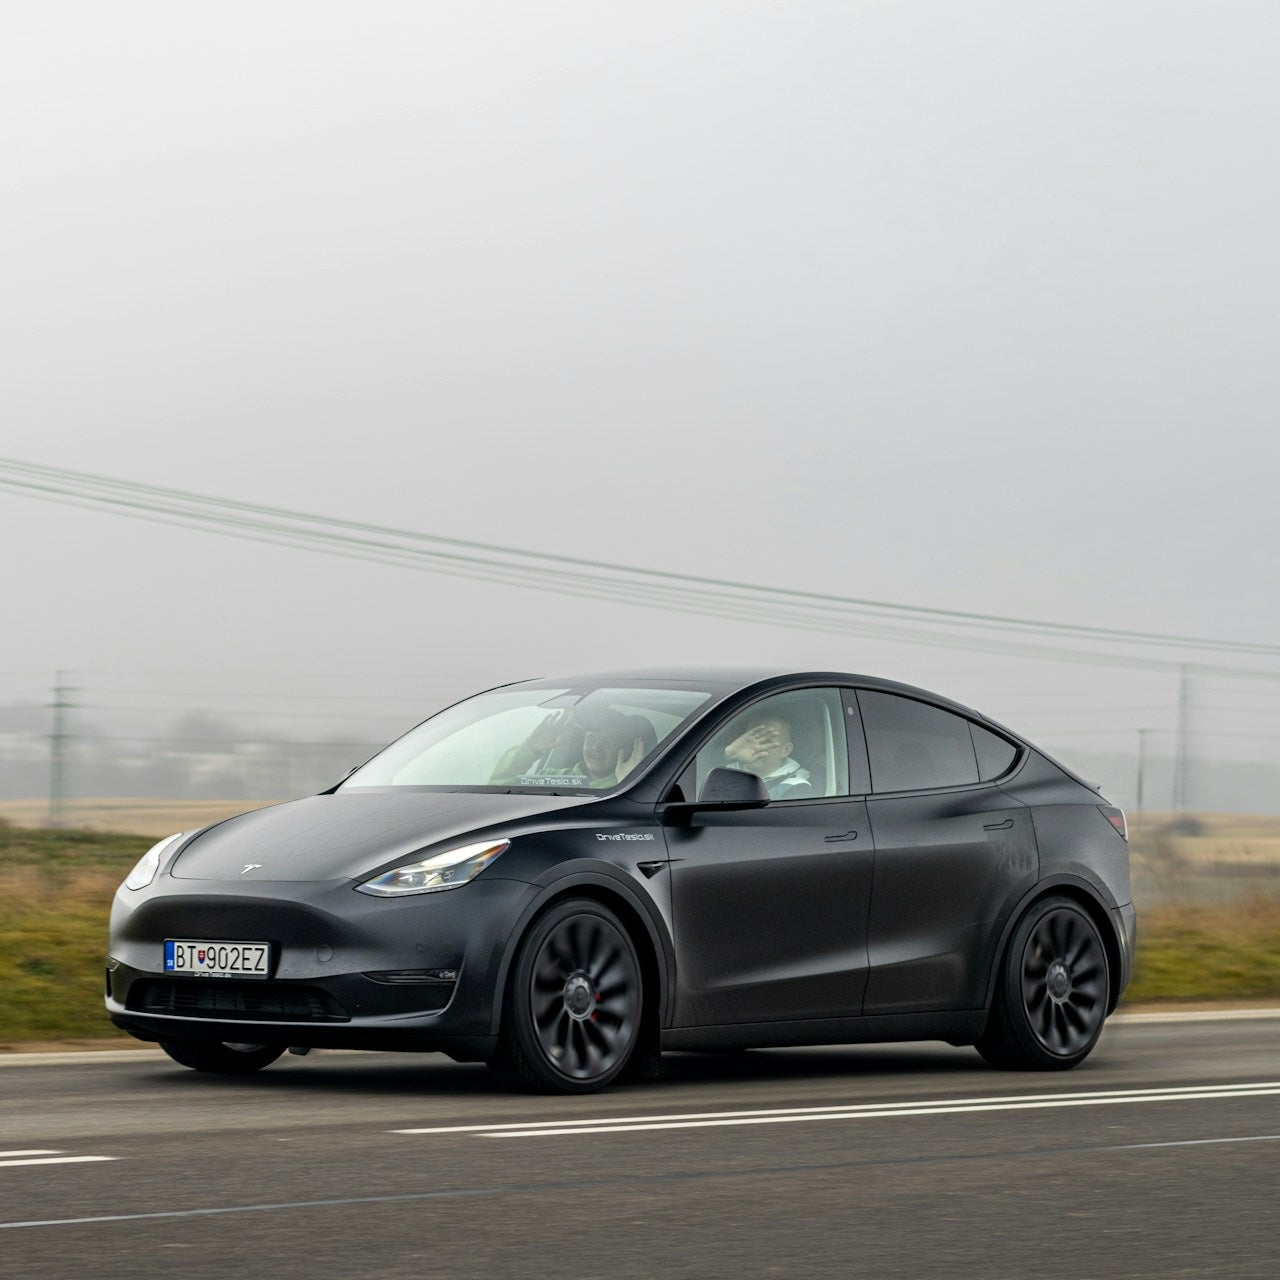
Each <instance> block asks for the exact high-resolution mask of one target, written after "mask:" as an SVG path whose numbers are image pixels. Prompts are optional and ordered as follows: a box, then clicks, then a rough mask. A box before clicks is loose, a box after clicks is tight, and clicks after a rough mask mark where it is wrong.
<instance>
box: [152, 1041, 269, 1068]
mask: <svg viewBox="0 0 1280 1280" xmlns="http://www.w3.org/2000/svg"><path fill="white" fill-rule="evenodd" d="M160 1047H161V1048H162V1049H163V1050H164V1051H165V1053H167V1054H168V1055H169V1057H171V1058H172V1059H173V1060H174V1062H177V1063H181V1065H182V1066H184V1067H191V1068H193V1069H194V1070H196V1071H214V1072H217V1073H218V1074H220V1075H247V1074H249V1073H250V1072H253V1071H261V1070H262V1068H263V1067H269V1066H270V1065H271V1064H272V1063H273V1062H274V1061H275V1060H276V1059H277V1058H278V1057H279V1056H280V1055H281V1054H282V1053H283V1052H284V1049H283V1048H280V1049H276V1048H273V1047H272V1046H271V1045H266V1044H239V1043H236V1042H234V1041H229V1040H227V1041H224V1040H161V1041H160Z"/></svg>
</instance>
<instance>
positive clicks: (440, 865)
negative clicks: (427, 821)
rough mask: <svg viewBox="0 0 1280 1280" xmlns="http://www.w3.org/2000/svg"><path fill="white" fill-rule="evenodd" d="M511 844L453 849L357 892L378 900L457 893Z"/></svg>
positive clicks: (366, 884) (362, 886)
mask: <svg viewBox="0 0 1280 1280" xmlns="http://www.w3.org/2000/svg"><path fill="white" fill-rule="evenodd" d="M510 844H511V841H510V840H499V841H497V842H496V843H490V844H468V845H463V846H462V848H461V849H450V850H449V852H448V853H437V854H436V855H435V857H433V858H424V859H423V860H422V861H421V862H411V863H409V864H408V865H407V866H403V867H396V868H395V869H394V870H393V871H384V872H383V873H382V874H381V875H380V876H375V877H374V878H373V879H372V880H366V881H365V882H364V884H358V885H356V889H357V890H358V891H359V892H360V893H372V894H373V895H374V896H375V897H378V898H399V897H403V896H404V895H406V894H410V893H438V892H439V891H440V890H441V889H456V888H457V887H458V886H459V885H460V884H466V883H467V881H468V880H474V879H475V878H476V876H478V875H479V874H480V873H481V872H482V871H483V870H484V869H485V867H487V866H488V865H489V863H491V862H492V861H493V860H494V858H496V857H497V856H498V854H500V853H501V852H502V851H503V850H504V849H506V848H507V847H508V846H509V845H510Z"/></svg>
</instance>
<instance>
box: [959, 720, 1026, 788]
mask: <svg viewBox="0 0 1280 1280" xmlns="http://www.w3.org/2000/svg"><path fill="white" fill-rule="evenodd" d="M969 732H970V733H971V734H972V735H973V753H974V755H975V756H977V758H978V778H979V779H980V780H981V781H982V782H990V781H991V780H992V779H993V778H998V777H1000V775H1001V774H1005V773H1008V772H1009V770H1010V768H1012V766H1013V762H1014V761H1015V760H1016V759H1017V758H1018V748H1017V747H1015V746H1014V745H1013V743H1012V742H1010V741H1009V740H1008V739H1007V738H1002V737H1000V735H999V734H996V733H992V732H991V730H990V729H984V728H983V727H982V726H981V725H980V724H973V723H972V722H970V724H969Z"/></svg>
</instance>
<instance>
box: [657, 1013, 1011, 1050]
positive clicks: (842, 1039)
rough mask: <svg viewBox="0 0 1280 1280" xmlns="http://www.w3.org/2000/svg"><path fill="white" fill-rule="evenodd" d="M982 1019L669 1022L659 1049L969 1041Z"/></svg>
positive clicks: (923, 1016) (920, 1016)
mask: <svg viewBox="0 0 1280 1280" xmlns="http://www.w3.org/2000/svg"><path fill="white" fill-rule="evenodd" d="M986 1025H987V1011H986V1010H985V1009H963V1010H959V1011H956V1012H952V1013H889V1014H877V1015H875V1016H874V1017H866V1018H823V1019H815V1020H811V1021H806V1022H738V1023H732V1024H729V1025H726V1026H718V1027H670V1028H667V1029H665V1030H664V1031H663V1032H662V1047H663V1048H664V1049H763V1048H783V1047H788V1048H799V1047H801V1046H803V1045H813V1044H875V1043H884V1042H891V1041H895V1040H945V1041H947V1042H948V1043H949V1044H953V1045H965V1044H974V1043H975V1042H976V1041H977V1040H978V1039H979V1037H980V1036H981V1035H982V1032H983V1028H984V1027H985V1026H986Z"/></svg>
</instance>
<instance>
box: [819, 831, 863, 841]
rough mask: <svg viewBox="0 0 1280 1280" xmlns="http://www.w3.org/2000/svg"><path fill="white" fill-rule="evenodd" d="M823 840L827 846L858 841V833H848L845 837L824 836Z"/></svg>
mask: <svg viewBox="0 0 1280 1280" xmlns="http://www.w3.org/2000/svg"><path fill="white" fill-rule="evenodd" d="M822 838H823V840H824V841H826V843H827V844H839V843H840V841H841V840H856V839H857V838H858V833H857V832H856V831H846V832H845V833H844V834H843V835H839V836H823V837H822Z"/></svg>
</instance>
